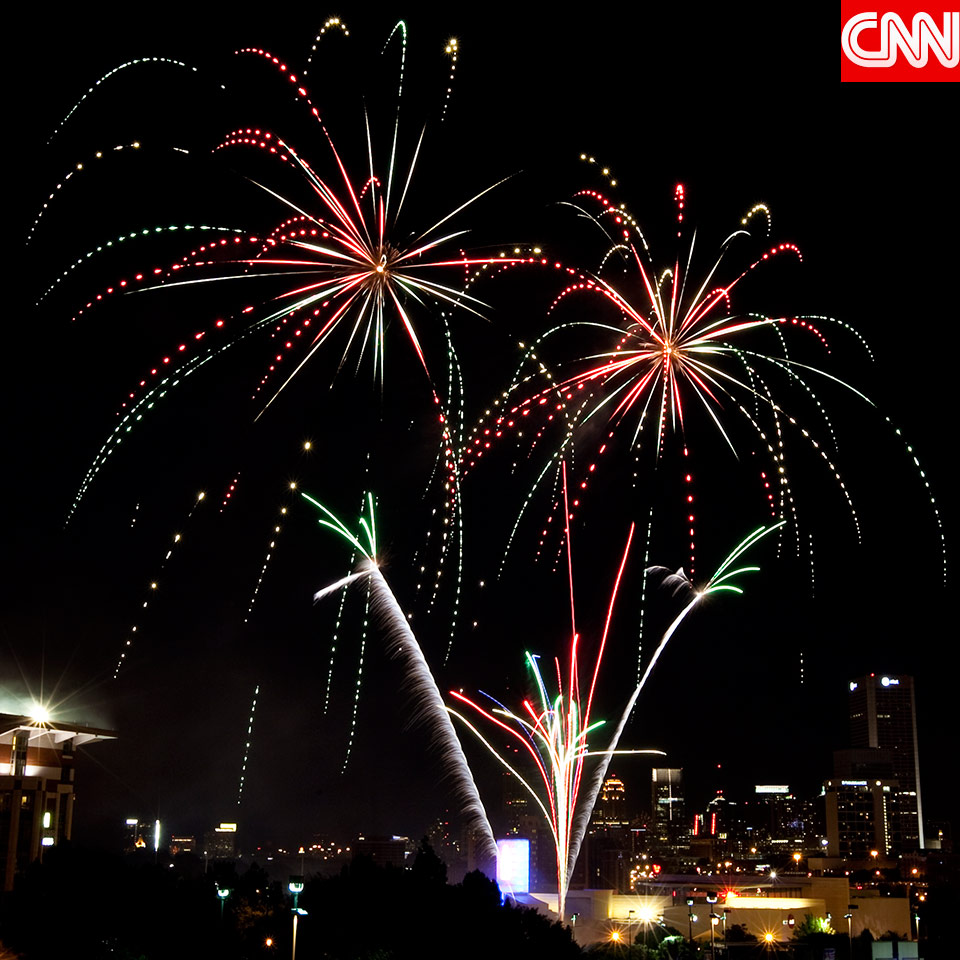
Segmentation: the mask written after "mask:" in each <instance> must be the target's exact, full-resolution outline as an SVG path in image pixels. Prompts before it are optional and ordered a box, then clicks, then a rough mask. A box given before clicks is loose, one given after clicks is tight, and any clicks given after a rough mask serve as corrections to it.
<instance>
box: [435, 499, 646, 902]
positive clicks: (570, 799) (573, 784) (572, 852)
mask: <svg viewBox="0 0 960 960" xmlns="http://www.w3.org/2000/svg"><path fill="white" fill-rule="evenodd" d="M565 492H566V491H565ZM568 516H569V511H568ZM566 532H567V541H566V542H567V562H568V570H569V574H570V620H571V640H570V649H569V654H568V656H567V658H566V660H567V677H566V681H565V682H564V681H563V679H562V678H561V667H560V660H559V658H558V659H557V660H556V672H557V693H556V694H555V695H554V696H553V697H551V696H550V695H549V694H548V693H547V686H546V684H545V683H544V680H543V676H542V674H541V672H540V667H539V665H538V663H537V659H538V658H537V657H536V656H534V655H532V654H530V653H527V655H526V656H527V663H528V665H529V667H530V669H531V672H532V673H533V676H534V679H535V681H536V687H537V691H538V694H539V699H540V705H539V709H537V708H536V707H534V705H533V704H532V703H531V702H530V701H529V700H524V701H523V708H522V710H521V711H519V712H514V711H512V710H509V709H508V708H507V707H505V706H504V705H503V704H502V703H500V702H499V701H497V700H493V698H492V697H490V699H491V700H492V701H493V703H494V704H495V706H494V707H493V708H491V709H489V710H487V709H485V708H484V707H482V706H481V705H480V704H478V703H476V702H475V701H473V700H471V699H469V698H467V697H465V696H463V694H460V693H457V692H455V691H451V696H453V697H454V698H455V699H456V700H458V701H460V702H461V703H463V704H465V705H466V706H468V707H470V708H471V709H472V710H474V711H475V712H476V713H478V714H479V715H481V716H482V717H484V718H485V719H487V720H488V721H490V722H492V723H493V724H494V725H495V726H496V727H497V728H498V729H501V730H503V731H505V732H507V733H508V734H509V735H510V736H512V737H513V738H514V739H515V740H517V741H519V742H520V743H521V744H522V745H523V747H524V749H525V750H526V751H527V753H528V754H529V755H530V757H531V759H532V760H533V762H534V764H535V766H536V769H537V773H538V775H539V779H540V782H541V783H542V789H536V788H535V787H534V786H533V785H532V784H531V783H529V782H528V781H527V780H526V779H525V778H524V777H523V776H522V774H521V773H519V772H518V771H517V770H516V768H515V767H514V766H513V765H512V764H511V763H510V762H509V761H508V760H507V759H506V758H505V757H504V756H503V754H502V753H501V752H500V751H499V750H497V748H496V747H495V746H493V744H491V743H490V741H489V740H488V739H487V738H486V737H484V736H483V735H482V734H481V733H480V731H479V730H478V729H477V728H476V727H475V726H474V725H473V724H472V723H471V722H470V721H469V720H468V719H467V718H466V717H464V716H463V715H462V714H460V713H457V712H455V711H452V710H451V713H453V715H454V716H456V717H457V719H459V720H460V721H461V722H463V723H464V724H465V725H466V726H467V727H468V728H469V729H470V730H471V731H472V732H473V733H474V735H475V736H476V737H477V738H478V739H479V740H480V741H481V743H483V745H484V746H485V747H486V748H487V749H488V750H489V751H490V752H491V753H493V755H494V756H495V757H496V758H497V760H498V761H499V762H500V763H501V764H503V766H504V767H505V768H506V769H507V770H508V771H509V772H510V773H511V775H513V776H515V777H516V778H517V781H518V782H519V783H520V784H521V785H522V786H523V787H524V789H525V790H526V791H527V792H528V793H529V794H530V796H531V797H532V798H533V800H534V802H535V803H536V804H537V806H538V807H539V808H540V811H541V812H542V813H543V816H544V819H545V820H546V822H547V824H548V825H549V828H550V831H551V835H552V837H553V842H554V847H555V852H556V863H557V897H558V912H559V916H560V918H561V919H563V916H564V904H565V901H566V894H567V889H568V887H569V883H570V877H571V875H572V872H573V866H574V864H575V863H576V854H577V850H576V848H575V847H574V845H573V840H574V836H575V834H574V827H575V824H576V822H577V818H578V810H579V809H580V805H579V796H580V786H581V782H582V777H583V767H584V761H585V760H586V758H587V757H588V756H592V755H596V754H597V753H598V751H597V750H595V749H591V747H590V742H589V738H590V734H591V733H592V732H593V731H595V730H597V729H599V728H600V727H601V726H602V725H603V721H602V720H600V721H591V711H592V708H593V698H594V694H595V692H596V687H597V679H598V677H599V674H600V665H601V663H602V661H603V653H604V650H605V648H606V645H607V636H608V634H609V631H610V623H611V620H612V618H613V610H614V606H615V604H616V599H617V593H618V590H619V588H620V581H621V579H622V578H623V573H624V570H625V568H626V565H627V558H628V556H629V554H630V545H631V542H632V540H633V533H634V528H633V526H632V525H631V527H630V532H629V534H628V535H627V542H626V545H625V546H624V550H623V556H622V557H621V560H620V566H619V569H618V570H617V575H616V578H615V580H614V585H613V589H612V591H611V595H610V602H609V604H608V607H607V616H606V622H605V623H604V628H603V633H602V635H601V637H600V642H599V645H598V647H597V652H596V658H595V661H594V665H593V670H592V674H591V675H590V685H589V688H588V690H587V692H586V695H585V696H584V695H583V692H582V690H581V684H580V665H579V660H580V646H581V643H580V639H581V638H580V635H579V633H578V632H577V624H576V611H575V607H574V598H573V563H572V555H571V551H570V538H569V533H570V531H569V527H568V528H567V531H566ZM501 718H502V719H501ZM611 749H613V750H616V746H615V745H614V747H612V748H611ZM604 752H606V751H604ZM618 752H623V753H647V752H651V751H635V750H630V751H618ZM652 752H657V751H652ZM591 808H592V804H591ZM588 818H589V813H588ZM577 846H578V845H577Z"/></svg>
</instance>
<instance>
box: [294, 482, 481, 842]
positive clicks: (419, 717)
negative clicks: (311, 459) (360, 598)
mask: <svg viewBox="0 0 960 960" xmlns="http://www.w3.org/2000/svg"><path fill="white" fill-rule="evenodd" d="M302 496H303V498H304V499H305V500H307V501H309V502H310V503H312V504H313V505H314V506H315V507H316V508H317V509H318V510H320V512H321V514H322V516H321V518H320V520H319V521H318V522H319V523H320V525H321V526H322V527H325V528H327V529H328V530H332V531H333V532H334V533H336V534H337V535H338V536H340V537H342V538H343V539H344V540H345V541H346V542H347V543H349V544H350V545H351V546H352V547H353V548H354V549H355V550H356V551H358V552H359V554H360V555H361V556H362V557H363V559H362V560H361V562H360V565H359V567H358V568H357V570H356V572H355V573H352V574H350V575H349V576H347V577H344V578H342V579H341V580H338V581H337V582H336V583H333V584H330V585H329V586H327V587H324V588H323V589H322V590H319V591H317V593H316V594H315V595H314V600H315V601H316V600H321V599H322V598H324V597H326V596H329V595H330V594H332V593H334V592H335V591H337V590H340V589H342V588H344V587H346V586H349V585H350V584H351V583H355V582H358V581H360V582H363V581H365V582H366V586H367V598H368V604H369V609H370V613H371V615H372V616H373V618H374V619H375V620H376V621H377V622H378V623H379V625H380V627H381V629H382V630H383V633H384V640H385V643H386V647H387V652H388V653H389V655H390V656H391V657H392V658H394V659H396V660H399V661H400V663H401V665H402V666H403V669H404V673H405V676H406V680H407V684H408V687H409V692H410V696H411V699H412V701H413V703H414V704H415V713H414V717H413V722H416V723H423V724H425V725H426V726H428V727H429V729H430V730H431V732H432V735H433V740H434V743H435V745H436V747H437V749H438V750H439V751H440V754H441V757H442V760H443V763H444V766H445V768H446V769H447V771H448V772H449V775H450V779H451V781H452V783H453V787H454V791H455V793H456V794H457V798H458V800H459V801H460V805H461V809H462V810H463V812H464V815H465V817H466V818H467V821H468V824H469V825H470V826H471V827H472V828H473V830H474V831H475V833H476V835H477V836H478V837H479V838H480V841H481V845H482V851H483V855H484V856H486V857H490V858H493V857H496V853H497V844H496V840H495V839H494V836H493V830H492V828H491V827H490V822H489V820H488V819H487V814H486V811H485V810H484V807H483V803H482V801H481V800H480V794H479V792H478V790H477V785H476V783H475V782H474V779H473V773H472V772H471V771H470V767H469V765H468V764H467V758H466V757H465V756H464V753H463V747H462V746H461V745H460V740H459V738H458V737H457V733H456V730H455V729H454V727H453V723H452V722H451V720H450V716H449V714H448V713H447V708H446V705H445V704H444V702H443V698H442V697H441V696H440V690H439V688H438V687H437V682H436V680H435V679H434V676H433V673H432V671H431V670H430V666H429V664H428V663H427V660H426V658H425V657H424V655H423V651H422V650H421V649H420V644H419V643H418V641H417V638H416V636H415V635H414V633H413V631H412V630H411V629H410V624H409V623H408V622H407V618H406V617H405V616H404V615H403V611H402V610H401V609H400V605H399V604H398V603H397V599H396V597H395V596H394V595H393V591H392V590H391V589H390V586H389V584H388V583H387V581H386V579H385V578H384V576H383V573H382V572H381V570H380V567H379V565H378V562H377V527H376V518H375V514H374V499H373V495H372V494H368V497H367V505H368V513H367V516H366V517H363V518H361V520H360V532H359V534H356V535H355V534H354V533H353V532H352V531H351V530H350V529H349V528H348V527H347V526H346V525H345V524H344V523H343V522H342V521H341V520H340V519H339V518H338V517H336V516H335V515H334V514H333V513H332V512H331V511H330V510H329V509H328V508H327V507H325V506H324V505H323V504H322V503H319V502H318V501H317V500H314V499H313V498H312V497H310V496H308V495H307V494H306V493H304V494H302Z"/></svg>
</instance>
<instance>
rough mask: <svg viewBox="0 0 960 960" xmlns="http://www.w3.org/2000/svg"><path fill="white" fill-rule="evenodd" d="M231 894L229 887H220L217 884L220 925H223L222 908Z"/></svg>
mask: <svg viewBox="0 0 960 960" xmlns="http://www.w3.org/2000/svg"><path fill="white" fill-rule="evenodd" d="M231 893H233V891H232V890H231V889H230V888H229V887H221V886H220V885H219V884H217V896H218V897H219V898H220V922H221V923H223V908H224V906H225V905H226V902H227V897H229V896H230V894H231Z"/></svg>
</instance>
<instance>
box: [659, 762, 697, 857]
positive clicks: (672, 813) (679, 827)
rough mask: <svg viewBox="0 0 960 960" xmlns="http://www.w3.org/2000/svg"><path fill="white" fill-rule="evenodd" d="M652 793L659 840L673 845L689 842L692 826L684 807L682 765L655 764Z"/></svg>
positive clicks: (661, 842)
mask: <svg viewBox="0 0 960 960" xmlns="http://www.w3.org/2000/svg"><path fill="white" fill-rule="evenodd" d="M650 794H651V795H650V800H651V805H652V808H653V828H654V837H655V839H656V841H657V842H658V843H659V844H661V845H668V846H674V847H675V846H677V845H683V844H684V843H686V841H687V838H688V834H689V830H688V828H687V824H686V820H685V815H684V809H683V769H682V768H681V767H654V768H653V770H652V771H651V782H650Z"/></svg>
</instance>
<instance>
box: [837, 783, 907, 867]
mask: <svg viewBox="0 0 960 960" xmlns="http://www.w3.org/2000/svg"><path fill="white" fill-rule="evenodd" d="M896 786H897V784H896V781H895V780H893V781H891V780H840V779H833V780H827V781H826V782H825V783H824V785H823V793H824V801H825V814H826V824H827V856H830V857H842V858H843V859H845V860H863V861H867V862H869V860H870V858H871V857H877V856H880V857H886V856H888V855H889V854H890V853H892V852H894V845H893V841H892V837H891V830H890V824H891V822H892V819H893V803H892V801H893V797H894V795H895V791H896Z"/></svg>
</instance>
